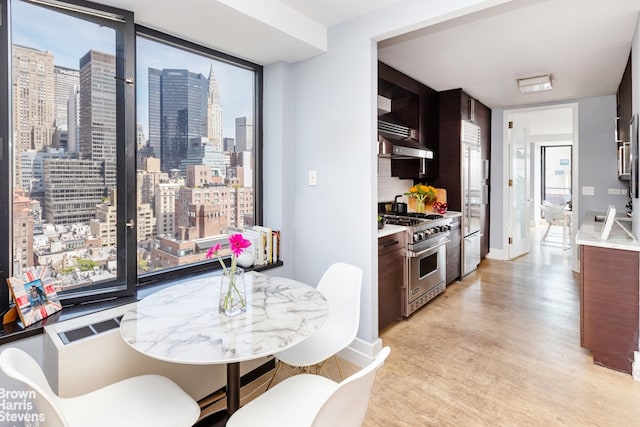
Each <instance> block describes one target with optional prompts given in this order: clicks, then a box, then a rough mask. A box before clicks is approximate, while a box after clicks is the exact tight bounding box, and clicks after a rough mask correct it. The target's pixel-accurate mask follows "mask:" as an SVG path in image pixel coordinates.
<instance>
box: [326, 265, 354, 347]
mask: <svg viewBox="0 0 640 427" xmlns="http://www.w3.org/2000/svg"><path fill="white" fill-rule="evenodd" d="M361 288H362V270H361V269H360V268H358V267H356V266H354V265H351V264H346V263H342V262H338V263H335V264H332V265H331V266H329V268H328V269H327V271H326V272H325V273H324V274H323V275H322V278H320V281H319V282H318V286H317V289H318V291H320V292H321V293H322V294H323V295H324V296H325V298H326V299H327V302H328V303H329V317H328V319H327V322H326V324H325V325H324V326H323V329H325V328H326V329H328V330H331V331H332V338H331V341H332V344H331V345H332V346H333V347H334V348H333V349H327V351H328V354H335V353H337V352H338V351H340V350H342V349H343V348H345V347H347V346H348V345H349V344H351V342H353V340H354V339H355V337H356V335H357V333H358V327H359V326H360V299H361V297H360V291H361Z"/></svg>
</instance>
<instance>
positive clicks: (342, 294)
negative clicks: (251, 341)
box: [267, 262, 362, 389]
mask: <svg viewBox="0 0 640 427" xmlns="http://www.w3.org/2000/svg"><path fill="white" fill-rule="evenodd" d="M361 287H362V270H361V269H360V268H358V267H356V266H353V265H350V264H346V263H341V262H339V263H335V264H332V265H331V266H329V268H328V269H327V271H326V272H325V273H324V274H323V276H322V278H321V279H320V282H318V286H317V290H318V291H320V292H321V293H322V294H323V295H324V297H325V298H326V299H327V302H328V303H329V317H328V318H327V321H326V322H325V323H324V324H323V325H322V327H321V328H320V329H319V330H318V331H316V332H315V333H314V334H313V335H311V336H310V337H308V338H306V339H305V340H304V341H301V342H300V343H298V344H296V345H295V346H293V347H291V348H288V349H287V350H283V351H281V352H278V353H276V354H274V356H275V358H276V359H277V366H276V369H275V372H274V373H273V375H272V377H271V379H270V380H269V383H268V384H267V389H268V388H269V387H271V383H272V382H273V380H274V378H275V377H276V375H277V374H278V372H279V371H280V368H281V367H282V364H283V363H284V364H287V365H289V366H292V367H294V368H296V369H298V370H301V371H304V372H307V373H311V372H313V373H316V374H317V373H320V372H321V371H322V369H323V367H324V365H325V363H326V361H327V360H329V359H331V358H333V359H334V360H335V363H336V366H337V368H338V375H339V377H340V380H342V379H343V376H342V371H341V369H340V364H339V363H338V358H337V357H336V354H337V353H338V352H339V351H341V350H343V349H345V348H346V347H347V346H348V345H349V344H351V343H352V342H353V340H354V339H355V337H356V334H357V333H358V326H359V325H360V289H361Z"/></svg>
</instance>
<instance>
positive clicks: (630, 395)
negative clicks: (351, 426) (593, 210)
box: [364, 244, 640, 427]
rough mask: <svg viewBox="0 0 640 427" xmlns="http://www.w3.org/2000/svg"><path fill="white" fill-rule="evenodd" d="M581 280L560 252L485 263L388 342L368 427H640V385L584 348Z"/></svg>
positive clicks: (536, 250) (537, 250)
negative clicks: (595, 359) (599, 362)
mask: <svg viewBox="0 0 640 427" xmlns="http://www.w3.org/2000/svg"><path fill="white" fill-rule="evenodd" d="M579 279H580V276H579V275H578V274H577V273H573V272H572V271H571V268H570V255H569V251H562V249H561V248H560V247H552V246H541V245H539V244H536V245H534V246H533V248H532V252H531V253H529V254H528V255H526V256H523V257H520V258H518V259H516V260H514V261H506V262H505V261H495V260H488V259H487V260H484V261H483V262H482V263H481V265H480V269H479V270H478V271H477V272H476V273H473V274H471V275H469V276H467V277H466V278H465V279H464V280H463V281H462V282H456V283H454V284H453V285H451V286H450V287H448V288H447V291H446V292H445V293H444V294H442V295H440V296H439V297H438V298H436V299H435V300H433V301H432V302H431V303H429V304H428V305H427V306H425V307H424V308H423V309H421V310H419V311H418V312H416V313H415V314H414V315H413V316H412V317H411V318H410V319H409V320H408V321H402V322H398V323H395V324H393V325H392V326H390V327H389V328H387V329H386V330H384V331H383V332H382V333H381V338H382V340H383V343H384V345H389V346H391V349H392V351H391V355H390V356H389V359H387V362H386V363H385V365H384V367H383V368H382V369H381V370H380V371H378V374H377V376H376V382H375V384H374V390H373V395H372V399H371V402H370V406H369V412H368V413H367V417H366V421H365V424H364V425H365V426H367V427H374V426H375V427H377V426H380V427H382V426H384V427H388V426H557V425H562V426H629V425H638V424H639V423H640V421H639V420H640V405H639V404H638V402H640V382H636V381H633V379H632V378H631V376H630V375H627V374H623V373H619V372H615V371H612V370H610V369H606V368H603V367H600V366H596V365H594V364H593V362H592V358H591V354H590V353H589V352H588V351H587V350H584V349H582V348H581V347H580V312H579V310H580V304H579Z"/></svg>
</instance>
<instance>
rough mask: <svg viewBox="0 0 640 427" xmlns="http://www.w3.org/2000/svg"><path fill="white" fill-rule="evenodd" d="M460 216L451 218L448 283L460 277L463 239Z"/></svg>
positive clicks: (448, 247)
mask: <svg viewBox="0 0 640 427" xmlns="http://www.w3.org/2000/svg"><path fill="white" fill-rule="evenodd" d="M461 238H462V235H461V233H460V217H455V218H453V219H452V220H451V234H450V235H449V243H447V285H448V284H449V283H452V282H455V281H456V280H458V279H459V278H460V250H461V247H462V246H461V240H460V239H461Z"/></svg>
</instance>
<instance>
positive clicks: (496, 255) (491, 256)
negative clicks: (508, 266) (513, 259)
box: [486, 248, 506, 261]
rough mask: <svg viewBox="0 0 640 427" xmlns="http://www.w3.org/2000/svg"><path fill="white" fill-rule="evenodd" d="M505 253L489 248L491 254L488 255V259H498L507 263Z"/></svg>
mask: <svg viewBox="0 0 640 427" xmlns="http://www.w3.org/2000/svg"><path fill="white" fill-rule="evenodd" d="M504 256H505V252H504V251H503V250H502V249H497V248H489V253H488V254H487V255H486V258H488V259H496V260H498V261H506V258H505V257H504Z"/></svg>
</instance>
